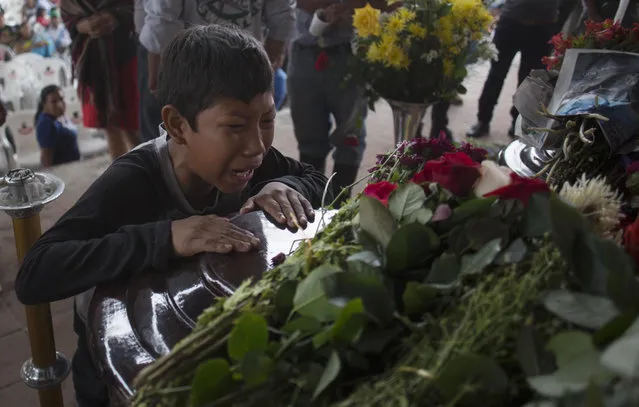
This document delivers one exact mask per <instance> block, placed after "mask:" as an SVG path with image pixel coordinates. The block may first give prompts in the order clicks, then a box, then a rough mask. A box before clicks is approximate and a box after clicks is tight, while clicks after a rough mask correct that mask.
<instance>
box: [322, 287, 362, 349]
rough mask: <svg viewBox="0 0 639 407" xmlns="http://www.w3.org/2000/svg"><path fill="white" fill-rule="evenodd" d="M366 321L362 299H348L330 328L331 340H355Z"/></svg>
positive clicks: (348, 341) (349, 341) (347, 341)
mask: <svg viewBox="0 0 639 407" xmlns="http://www.w3.org/2000/svg"><path fill="white" fill-rule="evenodd" d="M366 322H367V319H366V315H365V314H364V304H363V303H362V300H361V299H360V298H355V299H354V300H351V301H349V302H348V303H347V304H346V305H345V306H344V308H343V309H342V312H341V313H340V314H339V317H338V318H337V321H335V324H333V328H332V330H331V331H332V332H331V335H332V337H333V340H336V341H340V342H346V343H351V342H355V341H357V340H358V339H359V337H360V335H361V334H362V332H363V331H364V327H365V326H366Z"/></svg>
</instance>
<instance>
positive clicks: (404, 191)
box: [388, 182, 426, 222]
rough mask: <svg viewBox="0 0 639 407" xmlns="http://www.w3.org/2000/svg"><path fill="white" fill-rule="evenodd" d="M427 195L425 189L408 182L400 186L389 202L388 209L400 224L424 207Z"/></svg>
mask: <svg viewBox="0 0 639 407" xmlns="http://www.w3.org/2000/svg"><path fill="white" fill-rule="evenodd" d="M425 200H426V193H425V192H424V188H422V187H421V186H419V185H417V184H415V183H413V182H407V183H405V184H402V185H400V186H399V187H398V188H397V189H396V190H395V192H393V194H392V195H391V197H390V199H389V200H388V209H389V210H390V213H391V214H392V215H393V217H394V218H395V220H397V221H398V222H399V221H401V220H402V219H403V218H405V217H407V216H410V215H412V214H413V213H415V212H417V211H418V210H419V209H421V208H423V207H424V201H425Z"/></svg>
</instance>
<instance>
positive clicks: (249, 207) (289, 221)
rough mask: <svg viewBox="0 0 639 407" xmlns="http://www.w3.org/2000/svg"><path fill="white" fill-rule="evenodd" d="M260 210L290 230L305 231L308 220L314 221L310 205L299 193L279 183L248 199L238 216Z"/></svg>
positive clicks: (267, 186)
mask: <svg viewBox="0 0 639 407" xmlns="http://www.w3.org/2000/svg"><path fill="white" fill-rule="evenodd" d="M258 209H262V210H263V211H264V212H266V213H268V214H269V215H271V217H272V218H273V219H275V221H276V222H278V223H280V224H282V225H286V226H288V227H289V228H291V229H297V228H298V227H301V228H302V229H305V228H306V226H307V225H308V220H310V221H311V222H312V221H313V220H314V219H315V211H313V207H312V206H311V203H310V202H308V200H307V199H306V198H304V197H303V196H302V194H300V193H299V192H297V191H296V190H294V189H293V188H290V187H289V186H287V185H285V184H283V183H281V182H271V183H269V184H266V186H265V187H264V188H262V190H261V191H260V192H259V193H258V194H257V195H255V196H253V197H251V198H249V200H248V201H246V203H245V204H244V206H243V207H242V209H240V214H245V213H249V212H252V211H256V210H258Z"/></svg>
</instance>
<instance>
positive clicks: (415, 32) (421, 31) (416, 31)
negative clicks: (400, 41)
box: [408, 23, 426, 38]
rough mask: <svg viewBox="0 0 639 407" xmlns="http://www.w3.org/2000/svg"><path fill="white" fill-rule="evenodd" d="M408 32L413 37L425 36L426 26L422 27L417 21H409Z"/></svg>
mask: <svg viewBox="0 0 639 407" xmlns="http://www.w3.org/2000/svg"><path fill="white" fill-rule="evenodd" d="M408 32H409V33H411V35H412V36H413V37H416V38H425V37H426V28H425V27H422V26H421V25H419V24H417V23H411V24H409V25H408Z"/></svg>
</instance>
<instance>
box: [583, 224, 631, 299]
mask: <svg viewBox="0 0 639 407" xmlns="http://www.w3.org/2000/svg"><path fill="white" fill-rule="evenodd" d="M573 250H574V251H575V252H574V256H573V259H572V263H571V264H572V266H573V269H574V272H575V275H576V276H577V278H578V280H579V282H580V284H581V286H582V287H583V289H584V291H586V292H588V293H589V294H595V295H600V296H604V295H606V294H607V291H608V283H609V281H610V278H611V277H610V275H611V274H613V273H618V274H620V273H634V263H633V262H632V260H630V259H629V257H628V255H627V254H626V253H625V252H624V250H623V249H622V248H621V247H620V246H618V245H617V243H615V242H614V241H613V240H610V239H604V238H601V237H599V236H597V235H594V234H586V233H581V234H578V235H577V236H576V238H575V241H574V244H573ZM624 280H627V279H624ZM610 288H614V287H610ZM613 292H614V290H613ZM624 298H625V297H624Z"/></svg>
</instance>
